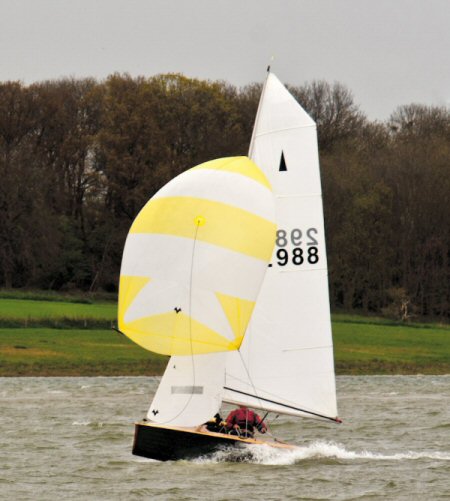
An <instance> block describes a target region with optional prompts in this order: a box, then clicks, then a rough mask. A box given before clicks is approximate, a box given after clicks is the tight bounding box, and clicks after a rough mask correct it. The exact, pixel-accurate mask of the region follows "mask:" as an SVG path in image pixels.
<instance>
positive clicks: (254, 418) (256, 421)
mask: <svg viewBox="0 0 450 501" xmlns="http://www.w3.org/2000/svg"><path fill="white" fill-rule="evenodd" d="M235 424H237V425H238V426H239V428H241V430H248V431H249V432H250V433H253V430H254V428H257V429H258V431H260V432H262V433H264V432H265V431H266V429H267V428H266V425H265V424H264V421H263V420H262V419H261V418H260V417H259V416H258V414H256V412H253V411H252V410H250V409H247V408H239V409H235V410H234V411H231V412H230V414H228V417H227V428H228V429H229V430H230V429H232V428H233V427H234V425H235Z"/></svg>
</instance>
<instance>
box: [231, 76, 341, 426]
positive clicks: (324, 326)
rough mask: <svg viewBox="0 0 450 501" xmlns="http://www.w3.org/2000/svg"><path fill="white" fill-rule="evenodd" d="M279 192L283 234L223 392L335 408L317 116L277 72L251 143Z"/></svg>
mask: <svg viewBox="0 0 450 501" xmlns="http://www.w3.org/2000/svg"><path fill="white" fill-rule="evenodd" d="M250 156H251V158H252V160H254V162H255V163H256V164H257V165H258V166H259V167H260V168H261V169H262V170H263V172H264V173H265V174H266V176H267V177H268V179H269V181H270V183H271V185H272V188H273V191H274V194H275V197H276V221H277V226H278V230H277V238H276V246H275V249H274V253H273V256H272V260H271V262H270V264H269V267H268V270H267V274H266V277H265V279H264V283H263V286H262V289H261V292H260V295H259V296H258V300H257V305H256V307H255V310H254V313H253V316H252V319H251V321H250V324H249V327H248V329H247V333H246V335H245V339H244V342H243V344H242V346H241V349H240V353H239V352H234V353H230V354H229V355H228V358H227V365H226V367H227V369H226V383H225V388H226V391H225V394H224V400H226V401H228V402H231V403H236V404H246V405H249V406H252V407H256V408H262V409H266V410H271V411H274V412H281V413H287V414H294V415H302V416H307V417H318V416H320V417H326V418H330V419H334V418H335V417H336V414H337V409H336V396H335V377H334V362H333V346H332V337H331V324H330V311H329V298H328V281H327V260H326V251H325V236H324V222H323V209H322V197H321V184H320V173H319V160H318V149H317V134H316V126H315V123H314V121H313V120H312V119H311V118H310V117H309V116H308V115H307V113H306V112H305V111H304V110H303V109H302V108H301V107H300V105H299V104H298V103H297V102H296V100H295V99H294V98H293V97H292V95H291V94H290V93H289V92H288V91H287V89H286V88H285V87H284V86H283V85H282V84H281V82H280V81H279V80H278V79H277V78H276V77H275V76H274V75H273V74H269V75H268V78H267V81H266V83H265V86H264V89H263V93H262V96H261V101H260V105H259V109H258V114H257V118H256V123H255V128H254V132H253V138H252V143H251V146H250Z"/></svg>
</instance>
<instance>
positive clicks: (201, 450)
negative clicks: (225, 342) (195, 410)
mask: <svg viewBox="0 0 450 501" xmlns="http://www.w3.org/2000/svg"><path fill="white" fill-rule="evenodd" d="M258 443H259V444H262V442H261V441H258V440H254V439H243V438H239V437H234V436H231V435H225V434H221V433H212V432H207V431H195V430H193V429H192V430H190V429H183V428H171V427H167V426H161V425H154V424H151V423H136V428H135V435H134V443H133V454H134V455H135V456H142V457H145V458H150V459H156V460H158V461H174V460H178V459H193V458H196V457H200V456H204V455H207V454H212V453H214V452H216V451H218V450H222V449H225V448H229V447H232V448H233V447H245V445H246V444H247V445H251V444H258Z"/></svg>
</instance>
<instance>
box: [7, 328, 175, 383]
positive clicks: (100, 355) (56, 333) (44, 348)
mask: <svg viewBox="0 0 450 501" xmlns="http://www.w3.org/2000/svg"><path fill="white" fill-rule="evenodd" d="M166 361H167V357H164V356H160V355H156V354H154V353H150V352H148V351H146V350H144V349H142V348H140V347H139V346H137V345H136V344H134V343H133V342H132V341H130V340H129V339H128V338H126V337H125V336H123V335H122V334H119V333H117V332H115V331H113V330H91V329H86V330H77V329H0V376H60V375H62V376H81V375H85V376H110V375H136V376H142V375H155V374H161V373H162V372H163V370H164V368H165V365H166Z"/></svg>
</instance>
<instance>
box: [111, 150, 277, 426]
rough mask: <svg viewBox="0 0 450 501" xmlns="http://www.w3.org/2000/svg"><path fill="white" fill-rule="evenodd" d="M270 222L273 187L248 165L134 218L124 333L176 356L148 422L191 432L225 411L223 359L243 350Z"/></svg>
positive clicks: (189, 181)
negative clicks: (191, 429)
mask: <svg viewBox="0 0 450 501" xmlns="http://www.w3.org/2000/svg"><path fill="white" fill-rule="evenodd" d="M274 218H275V215H274V201H273V195H272V192H271V190H270V185H269V183H268V181H267V179H266V177H265V176H264V175H263V174H262V172H261V171H260V170H259V169H258V168H257V167H256V165H255V164H254V163H253V162H252V161H250V160H249V159H248V158H247V157H234V158H225V159H219V160H214V161H211V162H207V163H204V164H201V165H199V166H197V167H195V168H193V169H190V170H188V171H186V172H184V173H183V174H181V175H180V176H178V177H176V178H175V179H173V180H172V181H171V182H169V183H168V184H167V185H166V186H164V187H163V188H162V189H161V190H160V191H159V192H158V193H156V195H155V196H154V197H153V198H152V199H151V200H150V201H149V202H148V203H147V204H146V206H145V207H144V208H143V209H142V211H141V212H140V213H139V215H138V216H137V218H136V220H135V221H134V223H133V225H132V227H131V229H130V233H129V235H128V238H127V242H126V245H125V249H124V255H123V261H122V269H121V277H120V290H119V328H120V330H121V331H122V332H124V333H125V334H126V335H127V336H128V337H130V339H132V340H133V341H135V342H136V343H137V344H139V345H141V346H143V347H144V348H146V349H148V350H151V351H154V352H157V353H163V354H167V355H172V358H171V361H170V362H169V364H168V367H167V369H166V373H165V375H164V377H163V379H162V382H161V384H160V387H159V389H158V392H157V394H156V396H155V399H154V401H153V403H152V406H151V408H150V410H149V417H150V418H151V419H152V420H154V421H156V422H160V423H162V422H164V423H171V424H179V425H184V426H190V425H195V424H199V423H201V422H203V421H205V420H206V419H208V418H209V417H210V416H211V412H212V410H214V409H215V411H214V412H216V411H217V409H218V408H219V406H220V403H221V398H220V397H221V392H222V387H223V383H224V364H225V352H228V351H232V350H236V349H238V348H239V346H240V345H241V342H242V339H243V336H244V333H245V330H246V327H247V324H248V321H249V319H250V316H251V313H252V311H253V307H254V305H255V300H256V296H257V294H258V292H259V289H260V287H261V283H262V280H263V278H264V274H265V271H266V269H267V263H268V261H269V259H270V256H271V253H272V249H273V240H274V236H275V224H274ZM212 368H214V371H213V370H212ZM214 412H213V413H212V414H214Z"/></svg>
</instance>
